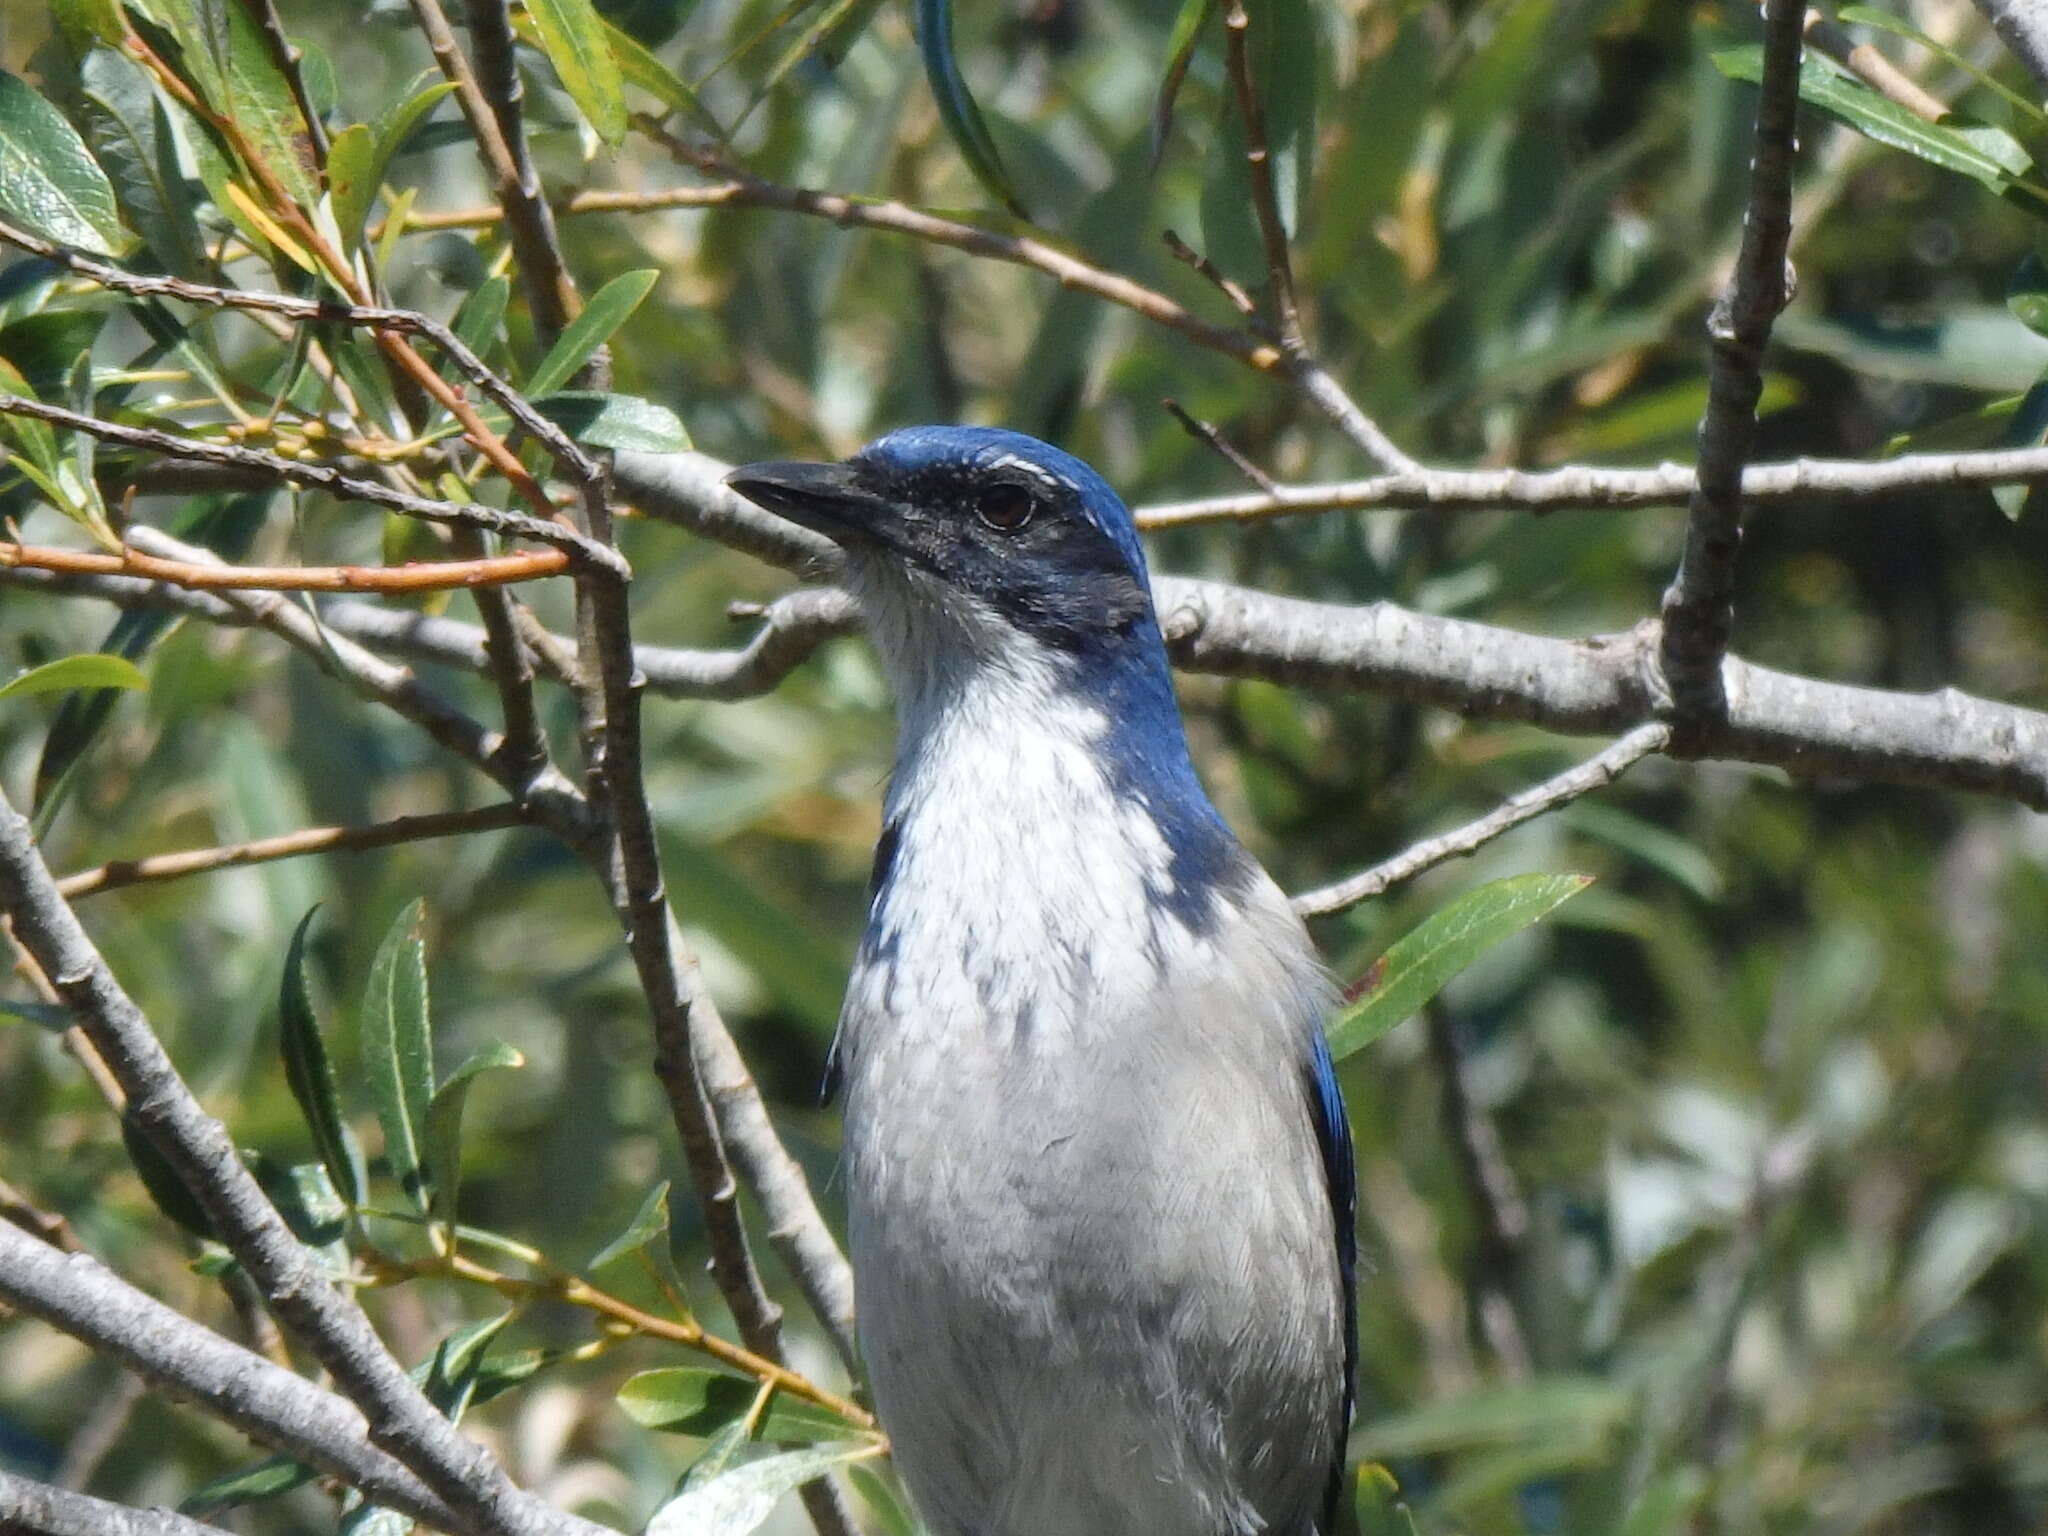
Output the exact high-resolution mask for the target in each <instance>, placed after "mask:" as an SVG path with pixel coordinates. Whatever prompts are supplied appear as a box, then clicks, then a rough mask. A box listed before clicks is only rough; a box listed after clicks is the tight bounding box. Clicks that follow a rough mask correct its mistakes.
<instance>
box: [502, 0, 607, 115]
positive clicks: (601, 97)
mask: <svg viewBox="0 0 2048 1536" xmlns="http://www.w3.org/2000/svg"><path fill="white" fill-rule="evenodd" d="M526 10H527V14H528V15H530V16H532V18H533V21H534V26H535V28H536V30H537V31H538V32H539V34H540V46H541V51H542V52H543V53H545V54H546V55H547V56H548V62H549V63H551V64H553V65H554V66H555V73H556V75H558V76H559V77H560V78H561V81H562V88H563V89H564V90H566V91H567V92H568V93H569V95H570V98H571V99H572V100H574V101H575V103H576V105H577V107H578V108H579V109H580V110H581V111H582V113H583V115H584V117H585V118H587V119H588V120H589V122H590V126H591V127H592V128H594V129H596V130H597V136H598V137H599V138H601V139H603V140H604V141H605V143H607V144H616V143H618V142H619V140H621V139H623V138H624V137H625V136H626V98H625V93H624V91H623V90H622V89H621V86H620V79H619V64H618V60H617V59H615V58H614V57H613V56H612V50H611V44H610V43H609V42H608V41H607V40H606V35H605V26H604V23H603V22H602V21H601V20H600V19H599V18H598V14H597V10H596V8H595V7H594V6H593V5H592V4H591V3H590V0H526Z"/></svg>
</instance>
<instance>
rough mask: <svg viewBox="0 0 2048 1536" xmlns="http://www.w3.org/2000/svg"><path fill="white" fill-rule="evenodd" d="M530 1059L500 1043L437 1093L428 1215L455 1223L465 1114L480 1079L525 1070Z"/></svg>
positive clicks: (430, 1123) (431, 1120)
mask: <svg viewBox="0 0 2048 1536" xmlns="http://www.w3.org/2000/svg"><path fill="white" fill-rule="evenodd" d="M525 1065H526V1058H525V1057H524V1056H522V1055H520V1054H519V1053H518V1052H517V1051H515V1050H513V1049H512V1047H511V1046H509V1045H505V1044H503V1043H502V1042H499V1041H496V1040H494V1041H492V1042H491V1043H490V1044H489V1045H487V1046H484V1047H482V1048H481V1049H480V1050H478V1051H476V1052H474V1053H473V1054H472V1055H471V1056H470V1058H469V1059H468V1060H467V1061H465V1062H463V1064H462V1065H461V1066H459V1067H457V1068H456V1069H455V1071H454V1072H453V1073H452V1074H451V1075H450V1076H449V1078H448V1081H447V1082H445V1083H443V1084H442V1085H441V1086H440V1087H439V1088H436V1089H435V1090H434V1097H433V1099H432V1100H431V1101H430V1102H429V1103H428V1105H427V1121H426V1142H425V1152H426V1180H427V1189H428V1192H429V1194H428V1213H429V1214H430V1215H432V1216H433V1217H434V1218H435V1219H437V1220H439V1221H443V1222H452V1221H453V1220H454V1219H455V1197H456V1195H457V1193H458V1192H459V1191H460V1190H461V1188H462V1111H463V1108H464V1106H465V1105H466V1104H467V1103H468V1102H469V1090H470V1087H471V1086H472V1085H473V1084H474V1083H475V1082H476V1080H477V1078H478V1077H479V1076H480V1075H481V1074H483V1073H485V1072H489V1071H491V1070H493V1069H494V1068H497V1067H523V1066H525Z"/></svg>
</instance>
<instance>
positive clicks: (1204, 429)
mask: <svg viewBox="0 0 2048 1536" xmlns="http://www.w3.org/2000/svg"><path fill="white" fill-rule="evenodd" d="M1159 403H1160V404H1161V405H1163V406H1165V407H1166V413H1167V414H1168V415H1169V416H1171V417H1172V418H1173V419H1174V420H1175V421H1177V422H1179V423H1180V424H1181V430H1183V431H1184V432H1186V433H1187V435H1188V436H1189V437H1192V438H1193V439H1194V440H1195V441H1196V442H1198V443H1200V444H1202V445H1203V446H1204V447H1205V448H1208V449H1210V450H1211V451H1212V452H1214V453H1216V454H1217V455H1218V456H1220V457H1221V458H1222V459H1223V461H1224V462H1225V463H1226V464H1228V465H1229V466H1230V467H1231V468H1232V469H1234V470H1236V471H1237V472H1238V473H1239V474H1240V475H1243V476H1244V477H1245V479H1247V480H1249V481H1251V483H1252V484H1253V485H1256V486H1257V487H1258V488H1259V489H1260V490H1262V491H1264V492H1265V493H1266V494H1267V495H1269V496H1270V495H1271V494H1272V493H1273V492H1275V491H1277V490H1279V488H1280V487H1279V485H1278V484H1277V483H1276V482H1275V481H1274V479H1273V477H1272V476H1271V475H1269V474H1267V473H1266V472H1265V471H1264V470H1263V469H1261V468H1259V466H1258V465H1256V464H1254V463H1253V462H1252V461H1251V460H1250V459H1248V458H1246V457H1245V456H1244V455H1243V454H1241V453H1239V452H1238V451H1237V449H1236V448H1235V447H1233V446H1232V445H1231V444H1230V443H1229V442H1228V441H1226V440H1225V438H1224V436H1223V434H1222V433H1221V432H1218V431H1217V430H1216V429H1215V428H1214V427H1212V426H1211V425H1209V423H1208V422H1206V421H1200V420H1198V419H1196V418H1195V417H1193V416H1190V415H1189V414H1188V413H1187V412H1186V411H1184V410H1182V409H1181V405H1180V402H1179V401H1178V400H1161V401H1160V402H1159Z"/></svg>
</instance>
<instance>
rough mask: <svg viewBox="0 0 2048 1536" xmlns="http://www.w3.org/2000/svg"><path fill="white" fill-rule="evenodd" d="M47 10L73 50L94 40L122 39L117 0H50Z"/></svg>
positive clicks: (75, 51)
mask: <svg viewBox="0 0 2048 1536" xmlns="http://www.w3.org/2000/svg"><path fill="white" fill-rule="evenodd" d="M50 14H51V15H52V16H54V17H55V18H56V19H57V25H58V27H59V28H60V29H61V30H62V31H63V33H64V38H65V41H67V42H68V43H70V45H71V49H72V52H74V53H84V52H85V51H86V49H87V48H88V47H90V46H91V45H92V44H93V43H96V42H97V43H111V44H114V45H115V46H119V44H120V42H121V31H122V27H121V5H120V0H50Z"/></svg>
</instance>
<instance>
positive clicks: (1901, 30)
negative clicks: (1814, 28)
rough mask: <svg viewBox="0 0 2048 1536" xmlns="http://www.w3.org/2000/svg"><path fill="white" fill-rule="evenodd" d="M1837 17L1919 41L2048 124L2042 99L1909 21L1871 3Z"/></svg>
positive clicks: (2035, 119) (1848, 8) (1850, 7)
mask: <svg viewBox="0 0 2048 1536" xmlns="http://www.w3.org/2000/svg"><path fill="white" fill-rule="evenodd" d="M1835 19H1836V20H1837V21H1842V22H1847V23H1850V24H1852V25H1855V26H1864V27H1876V28H1878V29H1879V30H1880V31H1883V32H1889V33H1891V34H1892V35H1893V36H1894V37H1903V38H1905V39H1906V40H1907V41H1908V42H1912V43H1918V44H1919V45H1920V46H1921V47H1922V48H1925V49H1926V50H1927V51H1928V52H1929V53H1933V54H1936V55H1938V56H1939V57H1940V58H1942V59H1943V60H1944V61H1946V62H1947V63H1949V64H1951V65H1953V66H1954V67H1955V68H1957V69H1960V70H1962V71H1963V72H1964V73H1965V74H1967V75H1969V76H1971V77H1972V78H1973V79H1975V80H1976V82H1977V83H1978V84H1979V85H1981V86H1983V87H1984V88H1985V89H1986V90H1989V91H1993V92H1995V93H1996V94H1997V95H1999V96H2000V97H2002V98H2003V99H2004V101H2005V104H2006V105H2007V106H2009V107H2011V108H2012V109H2013V110H2014V111H2015V112H2018V113H2020V114H2021V115H2022V116H2024V117H2026V118H2028V119H2029V120H2030V121H2032V122H2034V123H2036V124H2048V112H2044V111H2042V110H2041V104H2040V103H2039V102H2037V101H2029V100H2027V98H2026V97H2024V96H2022V95H2021V94H2020V93H2019V92H2018V91H2016V90H2014V89H2013V88H2012V87H2011V86H2009V85H2006V84H2005V83H2004V82H2003V81H2001V80H1999V78H1998V77H1997V76H1996V75H1993V74H1991V73H1990V72H1989V71H1987V70H1985V69H1983V68H1981V67H1979V66H1978V65H1976V64H1973V63H1971V62H1970V61H1969V60H1968V59H1966V58H1964V57H1963V56H1962V55H1961V54H1960V53H1957V52H1956V51H1955V50H1954V49H1953V48H1946V47H1944V46H1942V45H1941V44H1940V43H1937V42H1936V41H1935V40H1934V39H1933V38H1931V37H1929V36H1928V35H1927V34H1926V33H1925V32H1922V31H1921V30H1920V29H1919V28H1918V27H1916V26H1914V25H1913V24H1912V23H1911V22H1909V21H1906V20H1903V19H1902V18H1900V17H1897V16H1893V15H1890V14H1888V13H1886V12H1884V11H1880V10H1876V9H1874V8H1872V7H1871V6H1867V5H1845V6H1843V7H1842V8H1841V10H1839V11H1837V12H1836V13H1835Z"/></svg>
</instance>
